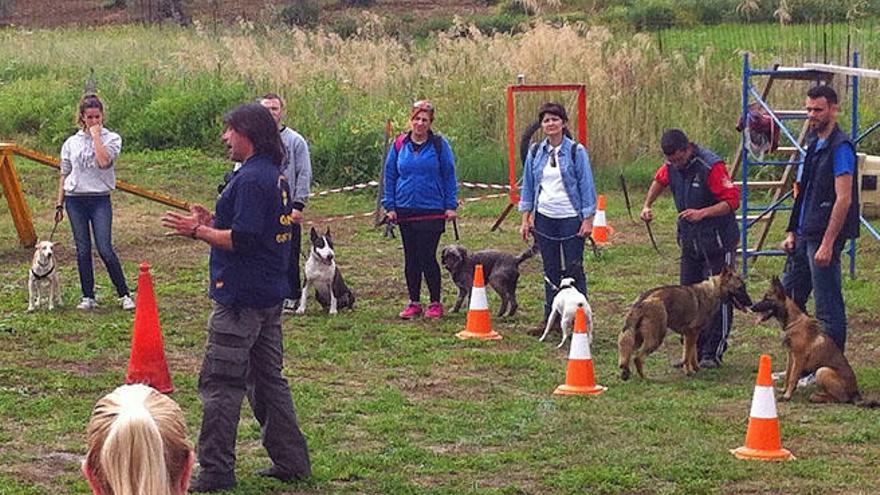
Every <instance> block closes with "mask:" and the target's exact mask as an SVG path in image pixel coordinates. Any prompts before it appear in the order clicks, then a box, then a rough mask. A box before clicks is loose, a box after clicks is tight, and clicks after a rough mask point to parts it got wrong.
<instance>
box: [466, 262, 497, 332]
mask: <svg viewBox="0 0 880 495" xmlns="http://www.w3.org/2000/svg"><path fill="white" fill-rule="evenodd" d="M455 336H456V337H458V338H460V339H462V340H464V339H481V340H499V339H501V335H499V334H498V333H497V332H495V331H494V330H492V317H491V316H490V315H489V300H488V299H487V298H486V283H485V282H484V281H483V265H477V266H475V267H474V286H473V287H472V288H471V297H470V303H469V307H468V313H467V323H466V324H465V327H464V330H462V331H461V332H458V333H457V334H455Z"/></svg>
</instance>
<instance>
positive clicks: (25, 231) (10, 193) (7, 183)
mask: <svg viewBox="0 0 880 495" xmlns="http://www.w3.org/2000/svg"><path fill="white" fill-rule="evenodd" d="M0 185H2V187H3V194H4V195H5V196H6V203H7V204H8V205H9V211H10V213H11V214H12V223H13V224H14V225H15V230H16V231H17V232H18V240H19V242H21V245H22V246H25V247H34V246H35V245H36V244H37V232H36V230H35V229H34V222H33V220H32V219H31V210H30V208H28V204H27V201H25V200H24V193H23V192H22V190H21V182H20V181H19V180H18V174H16V173H15V167H14V166H13V165H12V154H11V153H10V152H9V149H4V150H2V155H0Z"/></svg>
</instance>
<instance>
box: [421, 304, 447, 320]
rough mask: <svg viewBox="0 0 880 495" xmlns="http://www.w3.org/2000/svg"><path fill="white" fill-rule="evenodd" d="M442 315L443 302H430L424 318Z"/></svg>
mask: <svg viewBox="0 0 880 495" xmlns="http://www.w3.org/2000/svg"><path fill="white" fill-rule="evenodd" d="M441 316H443V304H442V303H439V302H432V303H431V304H429V305H428V310H427V311H425V318H440V317H441Z"/></svg>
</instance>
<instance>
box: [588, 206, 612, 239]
mask: <svg viewBox="0 0 880 495" xmlns="http://www.w3.org/2000/svg"><path fill="white" fill-rule="evenodd" d="M611 230H612V229H611V226H610V225H608V220H607V219H606V218H605V195H604V194H600V195H599V201H598V205H597V206H596V216H595V217H593V234H592V235H593V240H594V241H596V244H608V233H609V232H611Z"/></svg>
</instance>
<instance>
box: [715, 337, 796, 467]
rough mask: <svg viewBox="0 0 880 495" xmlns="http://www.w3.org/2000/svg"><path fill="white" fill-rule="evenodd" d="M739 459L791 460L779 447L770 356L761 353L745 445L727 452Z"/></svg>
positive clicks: (789, 455) (792, 457)
mask: <svg viewBox="0 0 880 495" xmlns="http://www.w3.org/2000/svg"><path fill="white" fill-rule="evenodd" d="M730 453H732V454H733V455H735V456H737V457H738V458H740V459H755V460H759V461H788V460H791V459H794V456H793V455H791V452H789V451H788V450H786V449H783V448H782V440H781V439H780V436H779V418H777V417H776V396H775V395H774V392H773V379H772V378H771V377H770V356H768V355H767V354H762V355H761V360H760V361H759V364H758V379H757V380H756V381H755V393H754V396H753V397H752V410H751V412H750V413H749V430H748V432H747V433H746V444H745V445H744V446H742V447H740V448H738V449H733V450H731V451H730Z"/></svg>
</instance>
